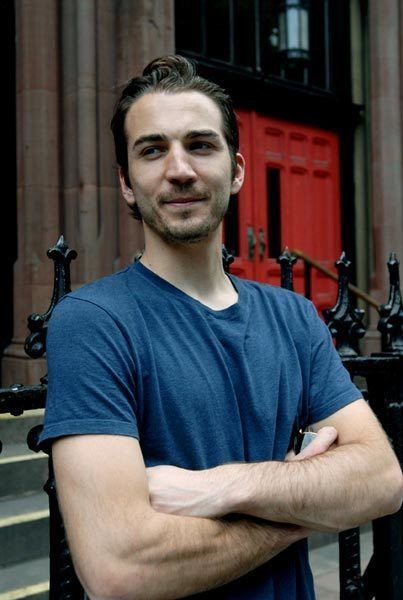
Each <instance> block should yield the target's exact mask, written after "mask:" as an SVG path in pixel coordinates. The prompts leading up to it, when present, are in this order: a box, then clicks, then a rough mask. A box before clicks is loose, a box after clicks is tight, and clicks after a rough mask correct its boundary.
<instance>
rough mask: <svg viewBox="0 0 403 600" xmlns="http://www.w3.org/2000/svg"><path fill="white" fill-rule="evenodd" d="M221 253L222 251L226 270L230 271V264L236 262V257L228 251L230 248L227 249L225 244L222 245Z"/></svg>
mask: <svg viewBox="0 0 403 600" xmlns="http://www.w3.org/2000/svg"><path fill="white" fill-rule="evenodd" d="M221 253H222V263H223V266H224V271H225V272H226V273H229V272H230V265H231V264H232V263H233V262H234V260H235V259H234V257H233V256H232V254H231V253H230V252H228V250H227V249H226V247H225V246H224V244H223V245H222V246H221Z"/></svg>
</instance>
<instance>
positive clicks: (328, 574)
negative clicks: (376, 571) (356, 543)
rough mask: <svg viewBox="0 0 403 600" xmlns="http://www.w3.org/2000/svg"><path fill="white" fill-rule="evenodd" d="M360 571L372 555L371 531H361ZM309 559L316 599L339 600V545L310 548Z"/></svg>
mask: <svg viewBox="0 0 403 600" xmlns="http://www.w3.org/2000/svg"><path fill="white" fill-rule="evenodd" d="M360 541H361V544H360V545H361V573H363V572H364V570H365V568H366V566H367V564H368V562H369V560H370V558H371V556H372V531H368V532H366V533H362V534H361V536H360ZM309 560H310V563H311V567H312V573H313V577H314V581H315V592H316V600H339V598H340V595H339V593H340V588H339V545H338V544H337V543H336V544H329V545H327V546H322V547H321V548H316V549H315V550H310V552H309Z"/></svg>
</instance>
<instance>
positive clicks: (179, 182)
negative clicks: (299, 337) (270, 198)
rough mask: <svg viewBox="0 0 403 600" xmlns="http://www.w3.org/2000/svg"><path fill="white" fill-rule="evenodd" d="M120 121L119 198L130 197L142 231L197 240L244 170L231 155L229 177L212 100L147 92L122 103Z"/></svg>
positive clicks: (215, 220)
mask: <svg viewBox="0 0 403 600" xmlns="http://www.w3.org/2000/svg"><path fill="white" fill-rule="evenodd" d="M125 125H126V134H127V138H128V171H129V178H130V182H131V185H132V188H131V189H130V188H129V187H128V186H127V185H126V184H125V182H124V178H123V174H122V173H120V183H121V188H122V192H123V195H124V197H125V199H126V201H127V203H128V204H130V205H132V204H134V203H137V206H138V208H139V210H140V213H141V215H142V218H143V224H144V228H145V232H146V233H147V228H149V229H150V230H152V231H153V232H154V233H156V234H157V235H158V236H159V237H160V238H162V239H163V240H165V241H167V242H171V243H175V242H197V241H200V240H202V239H204V238H206V237H207V236H208V235H209V234H210V233H211V232H213V231H215V230H216V229H217V227H218V226H219V224H220V223H221V221H222V218H223V216H224V215H225V212H226V210H227V207H228V202H229V196H230V194H235V193H237V192H238V191H239V189H240V188H241V186H242V182H243V173H244V167H243V165H244V162H243V158H242V156H241V155H237V162H238V167H237V170H236V173H235V178H234V179H232V177H231V160H230V154H229V149H228V146H227V143H226V141H225V138H224V135H223V132H222V117H221V113H220V110H219V108H218V107H217V106H216V104H215V103H214V102H213V101H212V100H211V99H210V98H208V97H207V96H205V95H204V94H201V93H200V92H193V91H192V92H180V93H176V94H164V93H149V94H146V95H145V96H142V97H141V98H139V100H137V101H136V102H135V103H134V104H133V106H132V107H131V108H130V109H129V111H128V114H127V116H126V123H125Z"/></svg>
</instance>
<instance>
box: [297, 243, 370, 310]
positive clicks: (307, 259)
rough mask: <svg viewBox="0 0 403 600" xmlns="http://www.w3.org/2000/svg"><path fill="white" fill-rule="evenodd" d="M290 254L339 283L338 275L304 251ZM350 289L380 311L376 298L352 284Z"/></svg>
mask: <svg viewBox="0 0 403 600" xmlns="http://www.w3.org/2000/svg"><path fill="white" fill-rule="evenodd" d="M290 252H291V254H294V255H295V256H297V257H298V258H301V259H302V260H303V261H304V262H305V263H308V265H310V266H311V267H314V268H315V269H317V270H318V271H320V272H321V273H323V274H324V275H326V276H327V277H329V278H330V279H333V281H336V282H337V281H338V275H337V274H336V273H333V271H330V269H327V268H326V267H324V266H323V265H321V264H320V262H318V261H317V260H315V259H314V258H311V257H310V256H308V255H307V254H305V253H304V252H302V250H298V248H293V249H292V250H290ZM348 289H349V290H350V291H351V292H353V294H355V295H356V296H358V298H361V300H364V301H365V302H366V303H367V304H370V305H371V306H373V307H375V308H376V309H377V310H379V307H380V306H381V303H380V302H378V301H377V300H375V298H373V297H372V296H370V295H369V294H367V293H366V292H364V291H363V290H361V289H360V288H358V287H357V286H355V285H353V284H352V283H349V284H348Z"/></svg>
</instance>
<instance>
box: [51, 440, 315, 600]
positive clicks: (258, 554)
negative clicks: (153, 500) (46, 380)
mask: <svg viewBox="0 0 403 600" xmlns="http://www.w3.org/2000/svg"><path fill="white" fill-rule="evenodd" d="M53 461H54V467H55V475H56V482H57V490H58V496H59V502H60V506H61V511H62V514H63V519H64V523H65V527H66V531H67V537H68V540H69V546H70V549H71V552H72V556H73V561H74V565H75V568H76V571H77V574H78V576H79V578H80V580H81V582H82V584H83V586H84V588H85V589H86V591H87V594H88V595H89V596H90V598H91V599H92V600H107V599H112V598H114V599H115V598H121V599H122V600H131V599H132V598H133V599H134V598H136V600H140V599H142V598H147V600H153V599H169V598H182V597H185V596H188V595H191V594H194V593H197V592H200V591H204V590H207V589H212V588H215V587H218V586H220V585H223V584H225V583H227V582H229V581H232V580H234V579H236V578H238V577H240V576H241V575H244V574H245V573H247V572H249V571H251V570H253V569H254V568H256V567H258V566H260V565H261V564H263V563H264V562H266V561H268V560H270V558H272V557H273V556H275V555H276V554H278V553H279V552H280V551H282V550H283V549H285V548H286V547H287V546H289V545H290V544H292V543H294V542H295V541H298V540H300V539H302V538H304V537H306V536H307V534H308V532H307V531H306V530H305V529H303V528H300V527H296V526H287V525H279V526H277V525H276V524H269V523H265V522H259V521H258V520H256V519H243V520H239V521H234V522H227V521H224V520H218V519H202V518H195V517H187V516H182V517H181V516H173V515H168V514H161V513H158V512H156V511H155V510H154V509H153V508H152V507H151V505H150V501H149V491H148V485H147V477H146V472H145V467H144V462H143V458H142V454H141V451H140V446H139V443H138V441H137V440H135V439H133V438H129V437H124V436H111V435H107V436H102V435H91V436H89V435H82V436H71V437H66V438H62V439H60V440H58V441H56V442H55V443H54V445H53Z"/></svg>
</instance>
